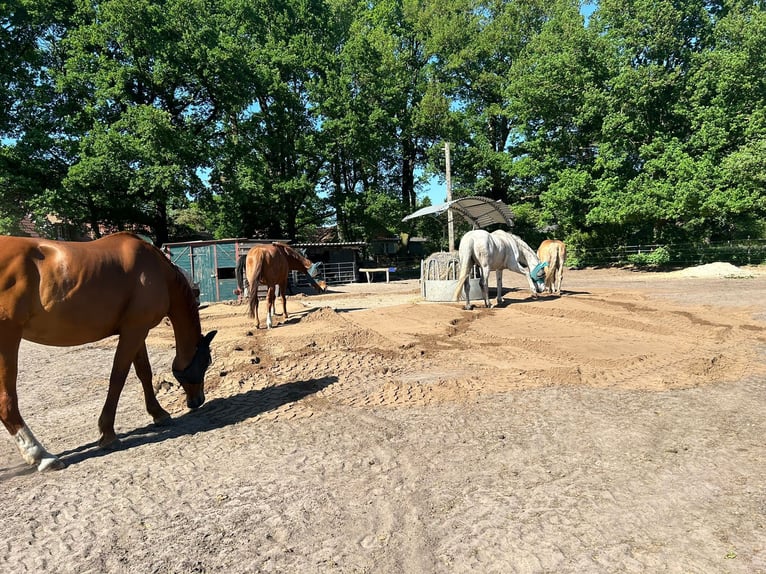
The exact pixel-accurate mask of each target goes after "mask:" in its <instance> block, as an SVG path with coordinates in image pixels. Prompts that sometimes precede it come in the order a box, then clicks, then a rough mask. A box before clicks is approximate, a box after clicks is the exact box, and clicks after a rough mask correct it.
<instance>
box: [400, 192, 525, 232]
mask: <svg viewBox="0 0 766 574" xmlns="http://www.w3.org/2000/svg"><path fill="white" fill-rule="evenodd" d="M448 209H451V210H453V211H454V212H456V213H459V214H460V215H462V216H463V218H464V219H465V220H466V221H467V222H468V223H470V224H471V225H473V226H474V228H476V227H486V226H487V225H491V224H492V223H502V224H505V225H507V226H509V227H512V226H513V214H512V213H511V210H510V209H509V208H508V206H507V205H505V204H504V203H503V202H502V201H499V200H498V201H495V200H494V199H490V198H488V197H482V196H480V195H475V196H472V197H462V198H460V199H453V200H452V201H448V202H447V203H441V204H439V205H429V206H428V207H423V208H422V209H418V210H417V211H416V212H414V213H410V214H409V215H408V216H407V217H405V218H404V219H402V221H407V220H408V219H413V218H415V217H421V216H423V215H440V214H442V213H444V212H445V211H447V210H448Z"/></svg>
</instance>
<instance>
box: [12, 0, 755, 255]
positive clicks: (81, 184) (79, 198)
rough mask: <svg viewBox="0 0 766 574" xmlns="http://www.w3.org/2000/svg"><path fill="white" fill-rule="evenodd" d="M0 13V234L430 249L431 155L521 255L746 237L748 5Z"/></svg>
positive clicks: (749, 211)
mask: <svg viewBox="0 0 766 574" xmlns="http://www.w3.org/2000/svg"><path fill="white" fill-rule="evenodd" d="M0 5H1V6H2V10H1V11H0V48H1V49H2V54H3V55H2V58H0V79H1V80H2V82H0V194H2V195H1V197H2V201H1V202H0V231H3V232H5V233H17V232H18V231H19V229H18V224H19V221H20V220H21V218H22V217H24V216H30V217H32V218H33V219H34V220H35V221H36V222H38V224H39V225H40V227H41V228H42V227H44V225H45V222H46V221H47V220H48V219H49V218H50V217H51V216H55V217H56V218H57V219H58V220H61V221H66V222H68V223H69V224H70V225H72V226H73V227H75V228H78V229H85V228H87V229H89V230H90V231H91V232H92V233H94V234H96V235H98V234H99V233H102V232H104V231H109V230H114V229H125V228H139V229H143V230H145V231H146V232H147V233H149V234H150V235H151V236H152V237H153V239H154V240H155V241H156V242H158V243H163V242H166V241H168V240H169V239H176V238H179V237H182V236H184V235H185V234H186V235H188V234H191V233H209V234H211V235H213V236H215V237H219V238H222V237H252V236H258V235H260V236H264V237H273V238H278V237H288V238H293V239H295V238H309V237H311V236H312V234H313V233H314V232H315V230H316V229H317V228H319V227H322V226H327V225H335V226H337V230H338V235H339V237H340V238H341V239H344V240H367V239H371V238H374V237H376V236H380V235H387V236H390V235H394V234H398V233H408V234H427V235H436V236H437V237H434V238H435V239H437V240H438V239H439V237H438V235H439V233H440V230H439V229H438V226H437V227H436V228H434V226H433V225H432V223H430V222H428V221H418V220H409V221H407V222H402V217H403V216H404V215H407V214H408V213H411V212H412V211H414V210H415V209H417V208H419V207H421V206H422V205H423V204H424V202H427V201H428V199H427V198H426V197H425V195H424V189H425V186H426V182H427V181H429V180H430V179H433V178H440V177H443V172H444V156H443V149H444V143H445V142H450V144H451V149H452V159H453V163H452V166H451V173H452V181H453V188H454V196H455V197H460V196H467V195H484V196H488V197H491V198H493V199H499V200H503V201H505V202H506V203H507V204H509V205H510V207H511V209H512V210H513V211H514V212H515V214H516V215H517V220H516V231H517V232H518V233H520V234H521V235H522V236H524V237H526V238H528V239H529V240H530V242H532V243H534V242H535V241H537V240H539V239H541V238H542V237H543V236H545V235H548V236H556V237H557V238H560V239H564V240H565V241H567V242H569V243H570V244H573V245H574V246H579V247H583V248H587V247H604V246H610V245H614V244H620V243H622V244H624V243H638V242H644V243H660V242H662V243H672V242H680V241H690V242H706V241H714V240H718V239H721V238H737V237H761V236H763V234H764V217H765V216H766V194H764V184H766V51H764V50H763V46H764V45H766V10H765V7H764V3H763V2H762V1H760V0H737V1H733V0H731V1H730V0H725V1H721V0H712V1H711V0H704V1H703V0H673V1H670V0H651V1H649V0H600V1H599V2H598V4H597V5H596V6H595V9H594V10H593V11H592V13H590V12H589V15H588V16H587V17H586V16H584V15H583V14H584V12H583V6H582V5H581V4H580V3H579V2H578V1H576V0H553V1H550V0H549V1H543V0H513V1H511V0H449V1H446V2H445V1H443V0H439V1H437V0H381V1H376V2H360V1H358V0H301V1H297V0H280V1H279V2H277V1H274V0H219V1H216V2H209V1H206V0H103V1H98V0H57V1H56V2H53V1H50V0H9V1H0ZM429 226H430V227H429Z"/></svg>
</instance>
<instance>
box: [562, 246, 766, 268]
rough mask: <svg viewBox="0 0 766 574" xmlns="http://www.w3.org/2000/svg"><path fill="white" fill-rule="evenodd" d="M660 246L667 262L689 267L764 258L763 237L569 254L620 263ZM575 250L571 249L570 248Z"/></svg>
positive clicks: (589, 261) (588, 262) (584, 260)
mask: <svg viewBox="0 0 766 574" xmlns="http://www.w3.org/2000/svg"><path fill="white" fill-rule="evenodd" d="M660 247H662V248H664V249H666V250H667V252H668V254H669V256H670V259H669V261H668V265H671V266H678V267H689V266H692V265H703V264H705V263H713V262H715V261H723V262H726V263H732V264H734V265H759V264H761V263H763V262H764V261H766V239H742V240H730V241H717V242H711V243H708V244H705V245H700V244H697V243H694V244H693V243H676V244H646V245H620V246H618V247H615V248H613V249H607V248H602V249H584V250H579V251H578V250H572V251H570V253H569V255H570V257H573V258H575V259H576V260H577V263H578V264H579V265H581V266H592V265H621V264H626V263H628V262H629V258H630V256H631V255H641V254H649V253H652V252H654V251H655V250H657V249H659V248H660ZM573 251H574V252H573Z"/></svg>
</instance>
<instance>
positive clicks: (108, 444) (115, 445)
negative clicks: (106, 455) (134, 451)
mask: <svg viewBox="0 0 766 574" xmlns="http://www.w3.org/2000/svg"><path fill="white" fill-rule="evenodd" d="M98 446H99V448H102V449H103V450H109V451H113V450H117V449H119V448H120V439H118V438H117V437H116V436H115V437H112V438H109V439H107V438H104V437H101V438H100V439H99V441H98Z"/></svg>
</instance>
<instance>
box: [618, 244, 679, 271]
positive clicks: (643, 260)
mask: <svg viewBox="0 0 766 574" xmlns="http://www.w3.org/2000/svg"><path fill="white" fill-rule="evenodd" d="M628 262H629V263H632V264H633V265H637V266H639V267H663V266H665V265H667V264H668V263H670V252H669V251H668V249H667V248H666V247H657V248H656V249H654V250H653V251H650V252H649V253H633V254H630V255H628Z"/></svg>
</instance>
